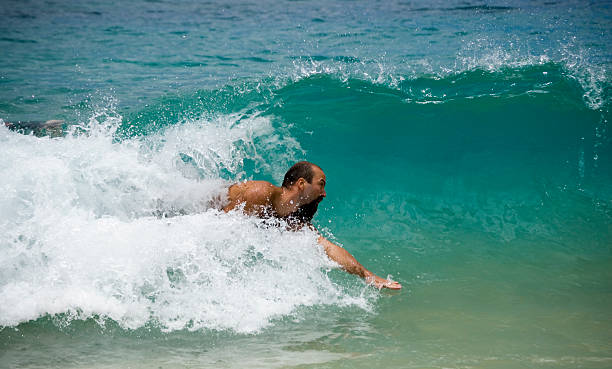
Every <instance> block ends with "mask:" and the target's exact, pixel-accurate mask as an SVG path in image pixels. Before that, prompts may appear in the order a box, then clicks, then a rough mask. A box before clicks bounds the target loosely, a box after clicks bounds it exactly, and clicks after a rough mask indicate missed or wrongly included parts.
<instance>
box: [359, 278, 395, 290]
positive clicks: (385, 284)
mask: <svg viewBox="0 0 612 369" xmlns="http://www.w3.org/2000/svg"><path fill="white" fill-rule="evenodd" d="M365 281H366V283H367V284H369V285H372V286H374V287H376V288H378V289H379V290H380V289H383V288H388V289H390V290H400V289H402V285H401V284H399V283H398V282H395V281H391V280H388V279H384V278H380V277H379V276H377V275H374V274H372V275H370V276H368V277H366V278H365Z"/></svg>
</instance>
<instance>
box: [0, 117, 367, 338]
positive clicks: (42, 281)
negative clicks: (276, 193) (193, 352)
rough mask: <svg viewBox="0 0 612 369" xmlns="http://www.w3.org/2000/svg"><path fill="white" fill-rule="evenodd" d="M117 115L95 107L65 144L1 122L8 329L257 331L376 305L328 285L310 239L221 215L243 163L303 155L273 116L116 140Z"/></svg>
mask: <svg viewBox="0 0 612 369" xmlns="http://www.w3.org/2000/svg"><path fill="white" fill-rule="evenodd" d="M120 120H121V119H120V117H117V116H114V115H112V114H111V115H108V114H107V115H104V114H102V115H97V116H95V117H94V118H92V120H91V121H90V122H89V123H88V124H86V125H83V126H81V127H76V128H74V129H73V131H72V132H71V133H70V134H68V135H67V136H66V137H63V138H49V137H42V138H38V137H34V136H25V135H21V134H18V133H15V132H12V131H9V130H8V129H6V128H5V127H0V144H1V146H2V153H3V155H2V158H3V160H2V161H1V162H0V172H2V173H3V174H4V176H5V180H4V181H3V183H2V187H1V190H0V212H1V214H0V234H2V235H3V236H2V238H1V239H0V250H1V252H0V300H2V304H1V305H0V326H4V327H6V326H17V325H19V324H21V323H24V322H27V321H31V320H36V319H38V318H40V317H44V316H56V317H61V319H60V320H61V321H62V322H63V324H69V323H70V321H71V320H73V319H89V318H92V319H96V320H97V321H99V322H100V323H101V324H103V322H104V321H105V320H106V319H112V320H113V321H115V322H117V323H118V324H120V325H121V326H122V327H123V328H125V329H135V328H139V327H143V326H151V325H152V326H156V327H159V328H160V329H162V330H164V331H172V330H180V329H189V330H198V329H213V330H227V329H229V330H233V331H235V332H257V331H259V330H261V329H262V328H264V327H266V326H268V325H269V324H271V322H272V321H273V320H274V319H276V318H281V317H283V316H286V315H287V314H291V313H292V312H294V311H295V310H296V308H298V307H300V306H312V305H319V304H325V305H327V304H333V305H338V306H345V305H356V306H360V307H362V308H366V309H367V308H368V307H369V300H370V299H371V298H372V296H374V295H370V296H368V295H367V293H366V294H365V295H363V291H361V290H355V289H350V288H348V289H347V288H345V287H342V286H341V285H338V284H336V283H333V282H332V281H330V279H329V278H328V275H327V271H328V270H329V268H331V267H333V266H334V264H333V263H332V262H331V261H330V260H329V259H328V258H327V257H326V255H325V254H324V252H323V251H322V249H321V248H320V247H319V246H318V245H317V243H316V234H315V233H313V232H311V231H308V230H304V231H301V232H289V231H286V230H284V228H283V227H270V226H267V225H266V224H264V223H263V222H262V221H261V220H259V219H255V218H251V217H247V216H244V215H241V214H239V213H230V214H225V213H223V212H220V211H219V210H217V209H216V207H218V204H216V203H215V201H218V200H216V199H219V198H220V196H221V197H222V196H223V194H224V193H225V191H226V190H225V189H226V187H227V185H228V184H229V183H230V181H236V180H240V179H245V177H246V173H245V166H249V167H250V168H255V171H256V172H257V170H259V171H260V172H261V173H263V174H266V175H269V176H271V177H273V176H278V175H279V173H282V171H284V169H285V168H287V167H288V164H289V163H291V162H292V161H294V160H295V159H296V158H295V153H296V152H300V150H301V149H300V148H299V145H298V144H297V143H296V142H295V141H294V140H292V139H291V138H290V137H285V138H282V137H281V136H279V135H278V134H277V131H276V130H275V128H274V127H273V124H272V121H271V118H262V117H257V116H251V117H245V116H243V115H240V114H236V115H229V116H221V117H218V118H216V119H214V120H204V119H201V120H196V121H191V122H183V123H181V124H177V125H175V126H172V127H169V128H167V129H166V130H164V131H163V132H159V133H156V134H153V135H150V136H147V137H144V138H138V139H128V140H123V141H117V140H116V138H115V135H114V132H115V130H116V128H117V126H118V125H119V122H120ZM278 147H281V148H282V150H278ZM274 148H276V151H275V150H274ZM260 151H263V152H266V153H270V152H271V153H274V152H277V154H272V156H271V157H270V156H268V157H267V160H264V158H262V157H261V156H259V155H258V152H260Z"/></svg>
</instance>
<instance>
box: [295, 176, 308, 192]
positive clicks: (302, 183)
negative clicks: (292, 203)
mask: <svg viewBox="0 0 612 369" xmlns="http://www.w3.org/2000/svg"><path fill="white" fill-rule="evenodd" d="M295 184H297V185H298V188H299V189H300V191H301V190H303V189H304V185H305V184H306V180H305V179H304V178H299V179H298V180H297V181H296V182H295Z"/></svg>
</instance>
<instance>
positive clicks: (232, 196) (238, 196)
mask: <svg viewBox="0 0 612 369" xmlns="http://www.w3.org/2000/svg"><path fill="white" fill-rule="evenodd" d="M279 190H280V188H279V187H276V186H274V185H273V184H272V183H270V182H266V181H248V182H243V183H236V184H235V185H232V186H231V187H230V188H229V191H228V197H229V200H230V204H229V205H228V206H227V207H226V208H227V209H226V211H227V210H231V209H233V208H234V207H235V206H236V205H238V204H241V203H244V206H245V210H246V211H248V212H250V210H252V209H253V207H254V206H269V205H270V204H271V201H272V199H273V198H274V196H275V195H276V193H277V192H278V191H279Z"/></svg>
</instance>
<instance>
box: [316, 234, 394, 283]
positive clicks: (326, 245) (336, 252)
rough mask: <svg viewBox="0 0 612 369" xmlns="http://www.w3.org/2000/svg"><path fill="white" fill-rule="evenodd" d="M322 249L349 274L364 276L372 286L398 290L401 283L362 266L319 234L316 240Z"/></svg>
mask: <svg viewBox="0 0 612 369" xmlns="http://www.w3.org/2000/svg"><path fill="white" fill-rule="evenodd" d="M317 241H318V242H319V244H320V245H321V246H323V249H324V250H325V252H326V253H327V256H329V258H330V259H332V260H333V261H335V262H336V263H338V264H340V266H341V267H342V268H343V269H344V270H346V271H347V272H349V273H351V274H355V275H358V276H360V277H361V278H364V279H365V280H366V282H367V283H368V284H372V285H373V286H374V287H376V288H378V289H381V288H383V287H384V288H389V289H392V290H399V289H400V288H402V285H401V284H399V283H397V282H394V281H389V280H386V279H384V278H380V277H379V276H377V275H376V274H374V273H372V272H370V271H369V270H367V269H366V268H364V267H363V265H361V264H360V263H359V262H358V261H357V260H356V259H355V258H354V257H353V255H351V254H350V253H349V252H348V251H346V250H345V249H343V248H342V247H340V246H338V245H336V244H334V243H332V242H331V241H329V240H328V239H326V238H325V237H323V236H319V239H318V240H317Z"/></svg>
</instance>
